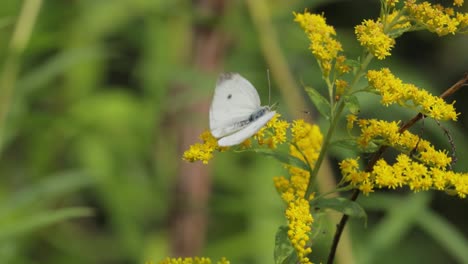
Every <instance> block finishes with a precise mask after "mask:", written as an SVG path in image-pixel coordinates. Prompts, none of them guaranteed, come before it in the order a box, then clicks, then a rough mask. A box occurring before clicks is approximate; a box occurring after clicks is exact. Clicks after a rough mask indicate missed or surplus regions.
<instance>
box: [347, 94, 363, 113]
mask: <svg viewBox="0 0 468 264" xmlns="http://www.w3.org/2000/svg"><path fill="white" fill-rule="evenodd" d="M343 99H344V102H345V105H346V107H347V108H348V109H349V111H350V112H351V113H352V114H355V115H356V114H359V112H360V111H361V105H360V104H359V100H358V99H357V97H356V96H354V95H348V96H345V97H344V98H343Z"/></svg>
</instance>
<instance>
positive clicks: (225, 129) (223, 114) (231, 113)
mask: <svg viewBox="0 0 468 264" xmlns="http://www.w3.org/2000/svg"><path fill="white" fill-rule="evenodd" d="M259 108H260V98H259V97H258V93H257V90H255V87H254V86H253V85H252V84H251V83H250V82H249V81H247V80H246V79H245V78H243V77H242V76H240V75H239V74H238V73H223V74H221V75H220V76H219V78H218V81H217V83H216V89H215V92H214V96H213V102H212V103H211V107H210V130H211V134H212V135H213V136H214V137H216V138H220V137H223V136H226V135H229V134H232V133H234V132H236V131H238V130H240V129H242V127H243V126H242V125H241V124H242V121H244V120H247V119H249V117H250V115H251V114H252V113H254V112H255V111H257V110H258V109H259Z"/></svg>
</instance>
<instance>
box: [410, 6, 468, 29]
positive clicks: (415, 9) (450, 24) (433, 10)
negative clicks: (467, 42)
mask: <svg viewBox="0 0 468 264" xmlns="http://www.w3.org/2000/svg"><path fill="white" fill-rule="evenodd" d="M453 4H454V5H455V6H461V5H462V4H463V1H454V2H453ZM405 8H406V10H408V13H409V15H408V17H409V18H410V19H413V20H415V21H416V22H417V23H419V24H421V25H423V26H424V27H425V28H427V30H429V31H431V32H434V33H436V34H437V35H439V36H444V35H447V34H455V33H457V32H459V31H465V30H466V26H467V24H466V13H459V12H454V10H453V9H452V8H444V7H442V6H441V5H432V4H431V3H429V2H422V3H420V4H417V3H416V0H408V1H406V2H405Z"/></svg>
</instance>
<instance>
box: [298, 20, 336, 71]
mask: <svg viewBox="0 0 468 264" xmlns="http://www.w3.org/2000/svg"><path fill="white" fill-rule="evenodd" d="M293 14H294V17H295V18H294V21H295V22H297V23H299V25H300V26H301V28H302V29H303V30H304V31H305V33H306V34H307V37H308V38H309V40H310V47H309V48H310V50H311V51H312V54H313V55H314V56H315V58H316V59H317V61H318V62H319V65H320V68H321V69H322V72H323V74H324V75H325V76H328V75H329V73H330V70H331V67H332V60H333V59H335V58H336V57H337V55H338V52H340V51H342V50H343V48H342V47H341V43H340V42H338V41H337V40H336V39H334V36H335V35H336V32H335V29H334V28H333V27H332V26H330V25H327V23H326V20H325V17H323V15H317V14H311V13H309V12H307V11H305V12H304V13H303V14H299V13H293Z"/></svg>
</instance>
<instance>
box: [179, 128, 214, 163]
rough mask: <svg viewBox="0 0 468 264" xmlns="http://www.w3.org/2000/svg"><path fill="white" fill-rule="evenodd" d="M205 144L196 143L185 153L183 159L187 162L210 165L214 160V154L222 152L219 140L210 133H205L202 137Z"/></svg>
mask: <svg viewBox="0 0 468 264" xmlns="http://www.w3.org/2000/svg"><path fill="white" fill-rule="evenodd" d="M200 139H201V140H202V141H203V143H195V144H194V145H191V146H190V148H189V149H188V150H186V151H185V152H184V155H183V159H184V160H186V161H190V162H194V161H197V160H199V161H202V162H203V164H208V161H209V160H211V159H212V158H213V152H214V151H215V150H217V149H218V150H220V149H221V148H220V147H219V146H218V140H217V139H216V138H214V137H213V135H211V133H210V131H205V132H203V133H202V134H201V135H200Z"/></svg>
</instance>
